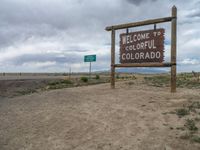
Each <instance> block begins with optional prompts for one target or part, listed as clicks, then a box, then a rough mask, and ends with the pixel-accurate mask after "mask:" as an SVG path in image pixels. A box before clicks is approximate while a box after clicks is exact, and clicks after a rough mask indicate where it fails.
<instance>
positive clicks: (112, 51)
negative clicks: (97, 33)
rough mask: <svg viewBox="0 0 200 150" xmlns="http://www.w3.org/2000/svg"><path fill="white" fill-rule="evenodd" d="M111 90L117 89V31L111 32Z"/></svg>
mask: <svg viewBox="0 0 200 150" xmlns="http://www.w3.org/2000/svg"><path fill="white" fill-rule="evenodd" d="M111 88H112V89H114V88H115V30H114V29H113V28H112V32H111Z"/></svg>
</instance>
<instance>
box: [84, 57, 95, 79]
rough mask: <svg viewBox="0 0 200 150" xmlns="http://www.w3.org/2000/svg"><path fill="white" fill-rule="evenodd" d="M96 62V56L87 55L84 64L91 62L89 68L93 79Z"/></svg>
mask: <svg viewBox="0 0 200 150" xmlns="http://www.w3.org/2000/svg"><path fill="white" fill-rule="evenodd" d="M95 61H96V55H85V56H84V62H90V66H89V78H91V70H92V62H95Z"/></svg>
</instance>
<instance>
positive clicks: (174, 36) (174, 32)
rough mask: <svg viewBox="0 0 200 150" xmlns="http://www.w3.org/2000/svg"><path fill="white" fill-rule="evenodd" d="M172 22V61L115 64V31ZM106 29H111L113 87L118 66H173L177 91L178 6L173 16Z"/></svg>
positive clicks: (173, 90)
mask: <svg viewBox="0 0 200 150" xmlns="http://www.w3.org/2000/svg"><path fill="white" fill-rule="evenodd" d="M164 22H171V62H168V63H124V64H115V31H116V30H120V29H128V28H132V27H138V26H145V25H151V24H154V25H155V24H158V23H164ZM105 30H106V31H111V88H113V89H114V88H115V68H117V67H171V92H176V47H177V46H176V43H177V42H176V41H177V40H176V39H177V8H176V6H173V7H172V16H171V17H165V18H158V19H151V20H145V21H140V22H133V23H127V24H120V25H113V26H108V27H106V29H105Z"/></svg>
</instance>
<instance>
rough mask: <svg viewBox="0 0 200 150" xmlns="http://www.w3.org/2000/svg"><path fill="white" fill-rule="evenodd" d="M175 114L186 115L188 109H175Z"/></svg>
mask: <svg viewBox="0 0 200 150" xmlns="http://www.w3.org/2000/svg"><path fill="white" fill-rule="evenodd" d="M176 114H177V115H178V116H179V117H183V116H186V115H188V114H189V110H187V109H186V108H180V109H177V110H176Z"/></svg>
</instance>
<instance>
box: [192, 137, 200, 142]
mask: <svg viewBox="0 0 200 150" xmlns="http://www.w3.org/2000/svg"><path fill="white" fill-rule="evenodd" d="M192 141H193V142H197V143H200V137H199V136H197V135H195V136H193V137H192Z"/></svg>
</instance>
